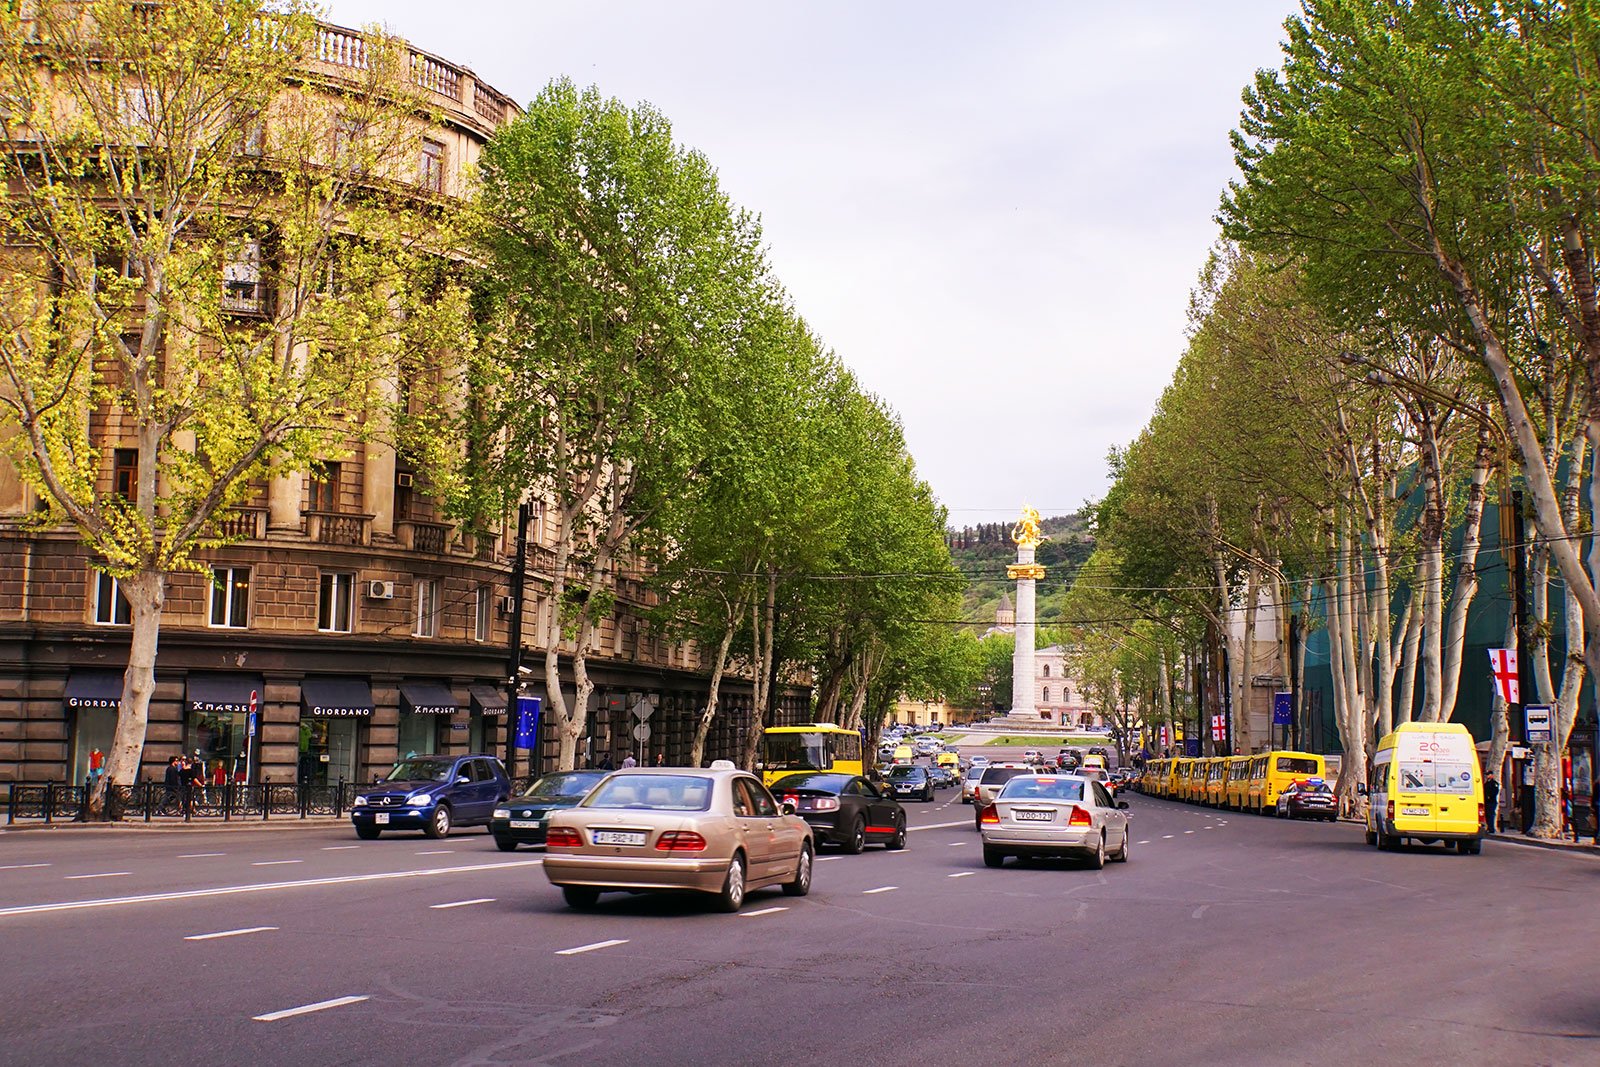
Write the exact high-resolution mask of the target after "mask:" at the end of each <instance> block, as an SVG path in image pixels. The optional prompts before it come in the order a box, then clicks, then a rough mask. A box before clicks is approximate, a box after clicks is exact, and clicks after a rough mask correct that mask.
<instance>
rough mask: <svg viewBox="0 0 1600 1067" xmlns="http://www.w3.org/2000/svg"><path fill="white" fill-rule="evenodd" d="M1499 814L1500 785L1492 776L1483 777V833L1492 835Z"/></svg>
mask: <svg viewBox="0 0 1600 1067" xmlns="http://www.w3.org/2000/svg"><path fill="white" fill-rule="evenodd" d="M1499 813H1500V783H1499V782H1497V781H1495V779H1494V775H1493V774H1486V775H1484V776H1483V832H1484V833H1486V834H1492V833H1494V827H1495V820H1496V819H1497V818H1498V817H1499Z"/></svg>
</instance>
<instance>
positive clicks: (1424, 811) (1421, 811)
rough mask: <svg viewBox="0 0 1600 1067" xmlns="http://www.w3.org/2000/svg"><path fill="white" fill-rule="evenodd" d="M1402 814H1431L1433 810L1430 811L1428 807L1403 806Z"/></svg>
mask: <svg viewBox="0 0 1600 1067" xmlns="http://www.w3.org/2000/svg"><path fill="white" fill-rule="evenodd" d="M1400 814H1401V815H1431V814H1432V812H1430V811H1429V810H1428V809H1427V808H1401V809H1400Z"/></svg>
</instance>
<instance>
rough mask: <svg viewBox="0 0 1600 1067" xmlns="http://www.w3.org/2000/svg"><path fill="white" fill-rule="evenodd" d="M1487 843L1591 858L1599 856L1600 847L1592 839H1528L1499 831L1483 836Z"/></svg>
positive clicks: (1524, 836) (1520, 834) (1519, 834)
mask: <svg viewBox="0 0 1600 1067" xmlns="http://www.w3.org/2000/svg"><path fill="white" fill-rule="evenodd" d="M1485 840H1488V841H1504V842H1505V843H1506V844H1508V845H1523V846H1526V847H1528V848H1548V849H1554V850H1555V851H1557V852H1561V851H1567V852H1579V853H1587V854H1589V855H1593V856H1600V847H1597V846H1596V845H1595V843H1594V839H1593V838H1589V837H1586V838H1584V839H1583V840H1582V841H1574V840H1572V839H1571V838H1570V837H1558V838H1555V839H1553V840H1552V839H1550V838H1544V837H1528V836H1527V835H1526V834H1522V833H1516V832H1510V833H1508V832H1506V831H1503V830H1502V831H1500V832H1499V833H1493V834H1487V835H1485Z"/></svg>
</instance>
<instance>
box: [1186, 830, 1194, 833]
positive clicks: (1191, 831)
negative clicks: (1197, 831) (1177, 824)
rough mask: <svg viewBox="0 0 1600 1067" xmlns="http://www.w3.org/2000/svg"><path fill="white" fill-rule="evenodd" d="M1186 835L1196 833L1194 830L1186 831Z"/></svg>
mask: <svg viewBox="0 0 1600 1067" xmlns="http://www.w3.org/2000/svg"><path fill="white" fill-rule="evenodd" d="M1184 833H1186V834H1192V833H1194V831H1193V830H1185V831H1184Z"/></svg>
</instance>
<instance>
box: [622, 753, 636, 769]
mask: <svg viewBox="0 0 1600 1067" xmlns="http://www.w3.org/2000/svg"><path fill="white" fill-rule="evenodd" d="M637 766H639V761H638V760H636V759H634V758H633V753H632V752H630V753H628V754H627V755H626V756H623V757H622V769H623V770H625V771H631V770H633V769H634V768H635V767H637Z"/></svg>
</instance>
